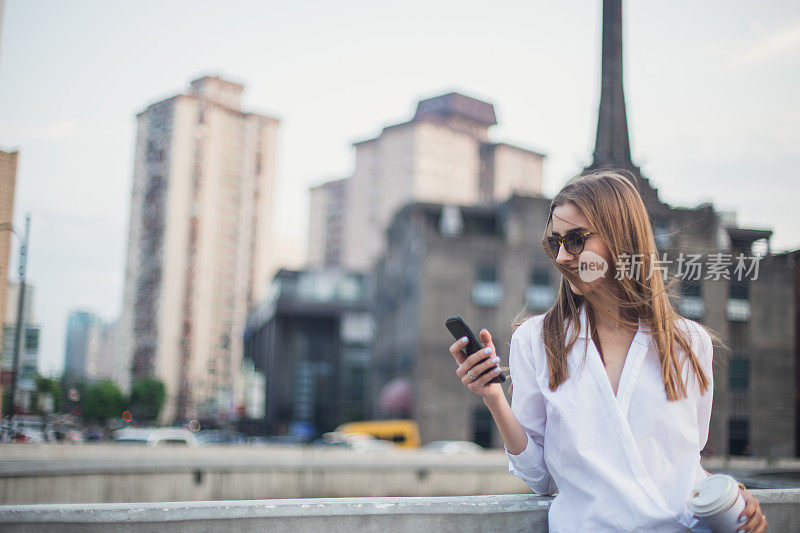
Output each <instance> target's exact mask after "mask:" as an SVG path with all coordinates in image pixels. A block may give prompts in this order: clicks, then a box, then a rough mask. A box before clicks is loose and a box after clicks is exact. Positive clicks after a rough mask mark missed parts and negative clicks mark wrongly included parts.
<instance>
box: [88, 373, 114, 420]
mask: <svg viewBox="0 0 800 533" xmlns="http://www.w3.org/2000/svg"><path fill="white" fill-rule="evenodd" d="M82 404H83V416H85V417H86V418H88V419H90V420H96V421H97V422H106V421H107V420H108V419H110V418H117V417H119V416H121V415H122V411H123V410H124V409H125V398H124V397H123V396H122V391H120V390H119V387H117V385H116V383H114V382H113V381H108V380H104V381H101V382H99V383H96V384H94V385H92V386H90V387H89V389H88V390H87V391H86V396H85V397H84V398H83V402H82Z"/></svg>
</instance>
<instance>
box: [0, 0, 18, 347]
mask: <svg viewBox="0 0 800 533" xmlns="http://www.w3.org/2000/svg"><path fill="white" fill-rule="evenodd" d="M0 11H2V9H1V8H0ZM18 160H19V152H17V151H13V152H4V151H3V150H0V224H2V225H8V228H6V229H3V230H1V231H0V280H7V279H9V277H10V275H9V274H10V272H9V271H8V258H9V254H10V252H11V225H12V224H13V223H14V195H15V191H16V188H17V162H18ZM6 290H7V286H6V284H5V283H0V303H5V301H6ZM11 312H14V310H13V309H12V310H11ZM5 316H6V308H5V306H4V305H0V324H4V323H5ZM0 335H2V334H0ZM0 340H2V337H0Z"/></svg>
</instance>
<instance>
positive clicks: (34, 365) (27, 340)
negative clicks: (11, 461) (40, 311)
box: [0, 282, 40, 413]
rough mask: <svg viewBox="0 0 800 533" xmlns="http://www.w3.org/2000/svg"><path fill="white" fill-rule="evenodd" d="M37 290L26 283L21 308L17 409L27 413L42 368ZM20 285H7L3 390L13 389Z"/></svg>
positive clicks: (0, 369) (1, 369)
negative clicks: (35, 302)
mask: <svg viewBox="0 0 800 533" xmlns="http://www.w3.org/2000/svg"><path fill="white" fill-rule="evenodd" d="M35 292H36V291H35V288H34V287H33V286H32V285H31V284H30V283H26V284H25V300H24V302H23V308H22V330H21V331H22V339H21V341H20V346H19V362H18V365H19V366H18V367H17V371H18V374H17V402H16V404H17V408H18V409H19V410H20V411H21V412H23V413H27V412H29V411H30V409H31V400H32V398H33V394H34V392H35V391H36V376H37V372H38V365H39V333H40V326H39V324H38V321H37V319H36V314H35V313H34V307H33V302H34V294H35ZM19 293H20V284H19V283H15V282H8V291H7V294H6V302H5V303H6V309H9V310H12V309H13V312H10V313H6V319H5V322H4V323H3V340H2V346H1V347H0V353H2V363H0V382H2V383H3V390H7V389H8V388H9V387H10V386H11V380H12V378H13V369H14V344H15V343H16V340H17V306H18V303H19Z"/></svg>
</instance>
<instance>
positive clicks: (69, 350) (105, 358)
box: [64, 311, 114, 381]
mask: <svg viewBox="0 0 800 533" xmlns="http://www.w3.org/2000/svg"><path fill="white" fill-rule="evenodd" d="M110 332H111V327H110V326H109V325H107V324H106V323H105V322H104V321H103V319H102V318H100V317H99V316H97V315H95V314H93V313H89V312H87V311H73V312H72V313H70V315H69V318H68V319H67V339H66V346H65V349H64V375H65V376H68V377H69V378H72V379H77V380H86V381H97V380H100V379H113V377H114V376H113V375H112V368H111V356H112V353H110V352H109V345H110V343H109V334H110Z"/></svg>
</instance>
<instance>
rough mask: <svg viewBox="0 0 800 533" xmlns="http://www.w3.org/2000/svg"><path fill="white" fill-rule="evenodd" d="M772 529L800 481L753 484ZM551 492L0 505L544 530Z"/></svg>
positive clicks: (44, 519) (210, 525)
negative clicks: (780, 486) (770, 486)
mask: <svg viewBox="0 0 800 533" xmlns="http://www.w3.org/2000/svg"><path fill="white" fill-rule="evenodd" d="M754 493H755V495H756V496H757V497H758V498H759V500H760V501H761V506H762V509H763V511H764V514H765V515H767V517H768V519H769V524H770V530H773V531H800V489H792V490H764V491H754ZM550 501H551V498H548V497H543V496H533V495H507V496H468V497H447V498H340V499H329V498H326V499H301V500H259V501H237V502H191V503H150V504H99V505H20V506H9V507H2V508H0V529H2V530H3V531H5V532H7V533H12V532H31V531H48V532H57V533H58V532H62V531H63V532H67V531H69V532H73V531H74V532H81V533H91V532H94V531H102V532H106V531H113V532H126V531H164V532H192V533H197V532H205V531H223V530H224V531H230V532H245V531H253V532H256V531H257V532H259V533H260V532H262V531H292V532H293V533H304V532H314V533H316V532H318V531H322V530H324V531H327V532H337V531H346V532H348V533H349V532H352V531H392V532H393V533H394V532H404V531H415V532H416V531H443V532H445V531H454V532H455V531H458V532H459V533H461V532H472V531H481V532H514V531H519V532H523V531H525V532H540V531H547V511H548V509H549V506H550Z"/></svg>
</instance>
